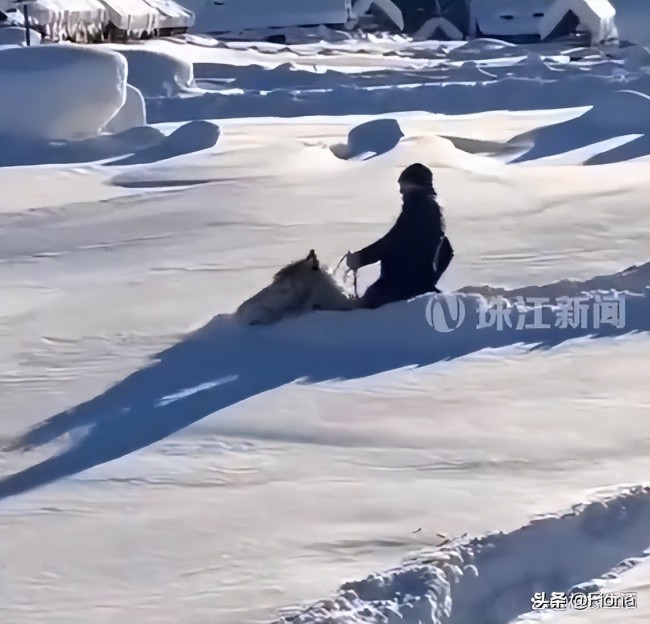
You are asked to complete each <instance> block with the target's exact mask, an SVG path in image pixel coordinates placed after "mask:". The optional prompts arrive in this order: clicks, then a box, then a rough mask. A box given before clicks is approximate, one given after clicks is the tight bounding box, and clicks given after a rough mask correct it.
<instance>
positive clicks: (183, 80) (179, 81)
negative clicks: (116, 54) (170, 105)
mask: <svg viewBox="0 0 650 624" xmlns="http://www.w3.org/2000/svg"><path fill="white" fill-rule="evenodd" d="M120 53H121V54H122V55H123V56H124V57H126V60H127V62H128V67H129V76H128V83H129V84H130V85H133V86H134V87H136V88H137V89H138V90H139V91H140V92H141V93H142V95H144V96H145V97H146V98H153V97H173V96H175V95H179V94H181V93H184V92H187V91H191V90H195V87H194V70H193V67H192V63H190V62H188V61H185V60H184V59H182V58H179V57H176V56H172V55H171V54H167V53H166V52H158V51H156V50H133V49H130V48H129V49H120Z"/></svg>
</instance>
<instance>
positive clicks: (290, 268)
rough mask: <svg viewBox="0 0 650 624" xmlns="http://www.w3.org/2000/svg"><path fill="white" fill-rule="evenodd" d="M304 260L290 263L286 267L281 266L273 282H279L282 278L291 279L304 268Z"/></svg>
mask: <svg viewBox="0 0 650 624" xmlns="http://www.w3.org/2000/svg"><path fill="white" fill-rule="evenodd" d="M305 262H306V260H305V259H304V258H303V259H302V260H296V261H295V262H292V263H291V264H287V265H286V266H283V267H282V268H281V269H280V270H279V271H278V272H277V273H276V274H275V275H274V276H273V280H274V281H275V280H279V279H282V278H284V277H291V276H292V275H294V274H295V273H297V272H298V270H299V269H301V268H304V264H305Z"/></svg>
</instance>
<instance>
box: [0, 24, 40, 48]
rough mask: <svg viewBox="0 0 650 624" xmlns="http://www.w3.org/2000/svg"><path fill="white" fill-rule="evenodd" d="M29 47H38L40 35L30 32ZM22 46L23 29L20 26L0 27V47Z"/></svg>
mask: <svg viewBox="0 0 650 624" xmlns="http://www.w3.org/2000/svg"><path fill="white" fill-rule="evenodd" d="M29 35H30V40H29V43H30V45H38V44H39V43H40V42H41V34H40V33H37V32H36V31H34V30H32V31H30V33H29ZM16 45H17V46H24V45H25V29H24V28H22V27H20V26H4V27H0V46H16Z"/></svg>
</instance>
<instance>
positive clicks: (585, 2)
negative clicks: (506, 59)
mask: <svg viewBox="0 0 650 624" xmlns="http://www.w3.org/2000/svg"><path fill="white" fill-rule="evenodd" d="M571 13H572V14H573V16H574V18H577V19H579V20H580V23H581V24H582V26H583V28H586V29H587V30H588V31H589V32H590V33H591V38H592V43H602V42H604V41H609V40H612V39H616V38H617V37H618V35H617V32H616V24H615V17H616V10H615V9H614V7H613V6H612V5H611V3H610V2H609V0H556V1H555V2H554V3H553V5H552V6H551V7H550V9H549V10H548V11H547V12H546V15H544V17H543V18H542V20H541V22H540V24H539V34H540V37H541V38H542V39H546V38H547V37H549V36H550V35H552V34H553V32H554V31H556V30H557V29H558V28H560V27H561V24H562V22H563V20H565V19H566V18H567V17H570V14H571Z"/></svg>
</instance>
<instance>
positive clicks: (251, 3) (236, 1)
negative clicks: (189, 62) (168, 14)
mask: <svg viewBox="0 0 650 624" xmlns="http://www.w3.org/2000/svg"><path fill="white" fill-rule="evenodd" d="M180 2H181V3H182V4H183V5H184V6H186V7H188V8H189V9H190V10H192V11H194V13H195V14H196V21H195V24H194V27H193V29H192V30H193V31H194V32H200V33H210V32H236V31H239V30H243V29H249V28H275V27H289V26H310V25H314V26H315V25H319V24H345V23H346V22H347V21H348V20H349V18H350V14H351V11H352V3H351V0H219V1H218V2H214V1H212V0H180Z"/></svg>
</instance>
